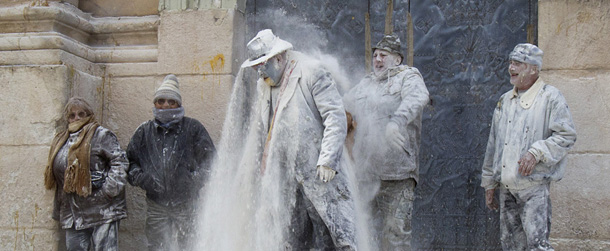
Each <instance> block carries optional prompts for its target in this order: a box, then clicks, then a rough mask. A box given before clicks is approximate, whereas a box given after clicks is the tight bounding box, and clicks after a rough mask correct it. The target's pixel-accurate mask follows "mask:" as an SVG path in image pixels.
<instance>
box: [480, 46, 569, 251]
mask: <svg viewBox="0 0 610 251" xmlns="http://www.w3.org/2000/svg"><path fill="white" fill-rule="evenodd" d="M542 55H543V52H542V50H541V49H540V48H538V47H537V46H535V45H533V44H528V43H523V44H518V45H517V46H515V48H514V49H513V51H512V52H511V53H510V54H509V61H510V64H509V66H508V73H509V74H510V83H511V84H512V85H513V86H514V87H513V89H512V90H510V91H508V92H506V93H504V94H503V95H502V96H501V97H500V100H499V101H498V104H497V107H496V109H495V110H494V114H493V120H492V124H491V130H490V132H489V141H488V142H487V150H486V152H485V159H484V161H483V168H482V169H483V170H482V174H481V175H482V177H481V186H482V187H483V188H485V203H486V205H487V207H488V208H489V209H492V210H497V209H498V208H499V209H500V234H501V243H502V249H504V250H553V248H552V247H551V244H550V242H549V234H550V232H551V201H550V194H549V192H550V183H551V181H558V180H560V179H561V178H563V175H564V172H565V166H566V164H567V162H566V158H565V157H566V155H567V154H568V151H569V150H570V149H571V148H572V146H573V145H574V142H575V141H576V130H575V129H574V123H573V122H572V115H571V114H570V111H569V109H568V104H567V103H566V100H565V98H564V97H563V95H562V94H561V92H560V91H559V90H558V89H557V88H555V87H553V86H550V85H547V84H546V83H545V82H544V81H543V80H542V78H540V76H539V73H540V69H541V68H542ZM496 190H498V192H499V201H500V203H499V205H498V203H497V201H496V200H495V198H494V193H495V191H496Z"/></svg>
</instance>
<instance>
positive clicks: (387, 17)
mask: <svg viewBox="0 0 610 251" xmlns="http://www.w3.org/2000/svg"><path fill="white" fill-rule="evenodd" d="M393 13H394V0H388V8H387V11H386V13H385V32H384V34H385V35H390V34H392V31H393V30H394V28H393V27H392V14H393Z"/></svg>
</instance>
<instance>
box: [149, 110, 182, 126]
mask: <svg viewBox="0 0 610 251" xmlns="http://www.w3.org/2000/svg"><path fill="white" fill-rule="evenodd" d="M153 115H154V116H155V119H156V120H157V121H158V122H159V124H160V125H161V126H162V127H164V128H168V127H169V126H171V125H172V124H175V123H177V122H178V121H180V120H182V118H183V117H184V107H182V106H181V107H178V108H174V109H157V108H153Z"/></svg>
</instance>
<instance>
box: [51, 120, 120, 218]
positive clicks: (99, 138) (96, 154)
mask: <svg viewBox="0 0 610 251" xmlns="http://www.w3.org/2000/svg"><path fill="white" fill-rule="evenodd" d="M81 132H82V131H79V132H75V133H72V134H70V136H69V138H68V141H67V142H66V143H65V144H64V146H63V147H62V149H61V150H59V152H58V153H57V155H56V157H55V160H54V162H53V172H54V173H55V175H54V176H55V178H56V189H55V201H54V210H53V219H55V220H58V221H59V222H60V225H61V227H62V228H63V229H68V228H72V227H74V228H75V229H76V230H82V229H86V228H90V227H94V226H98V225H101V224H105V223H110V222H113V221H117V220H120V219H124V218H127V206H126V202H125V184H126V183H127V182H126V181H127V173H126V169H127V165H128V162H127V158H126V156H125V151H123V150H122V149H121V146H120V145H119V141H118V140H117V137H116V136H115V135H114V133H112V132H111V131H110V130H108V129H106V128H103V127H101V126H100V127H98V128H97V129H96V131H95V134H94V135H93V137H92V138H91V151H90V152H91V156H90V159H89V169H90V171H91V173H101V174H102V177H104V178H103V179H104V181H103V185H101V187H99V188H93V189H92V191H91V194H89V195H88V196H86V197H82V196H79V195H77V194H76V193H66V192H64V190H63V189H62V188H63V182H64V180H63V173H64V172H63V171H64V170H65V167H66V166H67V155H66V154H67V148H68V147H69V145H70V144H71V143H72V142H74V141H75V140H76V138H77V137H78V135H79V133H81ZM58 177H59V178H58Z"/></svg>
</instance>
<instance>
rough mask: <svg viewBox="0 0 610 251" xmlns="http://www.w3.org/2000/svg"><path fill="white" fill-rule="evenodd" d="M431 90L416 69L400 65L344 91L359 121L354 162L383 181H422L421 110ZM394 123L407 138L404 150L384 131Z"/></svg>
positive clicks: (347, 108)
mask: <svg viewBox="0 0 610 251" xmlns="http://www.w3.org/2000/svg"><path fill="white" fill-rule="evenodd" d="M428 100H429V94H428V89H427V88H426V85H425V84H424V80H423V78H422V76H421V74H420V73H419V71H418V70H417V69H416V68H413V67H409V66H406V65H399V66H397V67H394V68H390V69H389V70H388V71H387V74H383V75H382V76H379V77H377V76H375V75H374V74H372V73H371V74H369V75H367V76H366V77H364V78H363V79H362V80H361V81H360V83H359V84H358V85H356V86H355V87H354V88H352V89H351V90H350V91H349V92H348V93H347V94H345V97H344V102H345V109H346V110H347V111H348V112H350V113H351V114H352V117H353V119H354V121H355V122H356V124H357V125H356V129H355V133H354V148H353V151H352V154H353V158H354V162H355V164H356V165H358V166H360V167H362V168H363V170H365V171H366V172H371V173H372V174H373V175H375V177H379V178H380V179H381V180H403V179H408V178H413V179H415V181H416V182H417V181H418V180H419V143H420V134H421V124H422V112H423V109H424V107H425V106H426V104H427V103H428ZM389 122H394V123H396V124H397V125H398V127H399V128H400V132H401V134H402V135H403V136H404V137H405V138H406V139H407V140H405V143H404V145H403V149H401V150H397V149H394V147H393V146H391V145H390V144H389V142H388V141H387V139H386V137H385V135H384V132H385V128H386V126H387V124H388V123H389Z"/></svg>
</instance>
